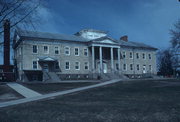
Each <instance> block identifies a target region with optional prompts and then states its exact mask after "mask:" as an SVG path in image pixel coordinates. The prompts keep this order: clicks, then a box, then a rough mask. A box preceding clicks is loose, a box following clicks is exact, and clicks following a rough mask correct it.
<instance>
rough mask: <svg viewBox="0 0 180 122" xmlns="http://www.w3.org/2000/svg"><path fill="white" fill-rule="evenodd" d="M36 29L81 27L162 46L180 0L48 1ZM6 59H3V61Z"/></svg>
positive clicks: (75, 29) (68, 30) (55, 30)
mask: <svg viewBox="0 0 180 122" xmlns="http://www.w3.org/2000/svg"><path fill="white" fill-rule="evenodd" d="M38 12H39V15H40V20H39V21H40V24H38V25H37V26H36V31H42V32H51V33H61V34H70V35H71V34H74V33H76V32H78V31H80V30H81V29H96V30H103V31H108V36H110V37H112V38H114V39H119V38H120V37H121V36H124V35H128V38H129V41H135V42H142V43H145V44H148V45H151V46H154V47H156V48H158V49H165V48H167V47H169V46H170V43H169V42H170V39H171V35H170V31H169V30H170V29H173V27H174V24H175V23H176V22H177V20H178V19H180V2H178V0H48V1H47V2H46V3H45V5H44V6H42V7H40V8H39V10H38ZM1 62H2V61H1V60H0V63H1Z"/></svg>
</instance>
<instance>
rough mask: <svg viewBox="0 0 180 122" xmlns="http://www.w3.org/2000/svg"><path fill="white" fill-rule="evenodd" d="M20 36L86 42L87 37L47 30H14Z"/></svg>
mask: <svg viewBox="0 0 180 122" xmlns="http://www.w3.org/2000/svg"><path fill="white" fill-rule="evenodd" d="M16 31H17V34H18V35H19V36H20V37H25V38H37V39H38V38H40V39H53V40H68V41H78V42H87V41H89V39H86V38H83V37H80V36H76V35H66V34H54V33H47V32H37V31H26V30H20V29H18V30H16Z"/></svg>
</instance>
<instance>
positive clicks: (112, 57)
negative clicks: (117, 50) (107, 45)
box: [111, 47, 114, 71]
mask: <svg viewBox="0 0 180 122" xmlns="http://www.w3.org/2000/svg"><path fill="white" fill-rule="evenodd" d="M111 70H112V71H113V70H114V56H113V48H112V47H111Z"/></svg>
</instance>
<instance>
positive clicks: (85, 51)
mask: <svg viewBox="0 0 180 122" xmlns="http://www.w3.org/2000/svg"><path fill="white" fill-rule="evenodd" d="M85 50H87V52H86V51H85ZM83 51H84V56H88V53H89V51H88V48H84V50H83ZM85 52H86V53H87V55H85Z"/></svg>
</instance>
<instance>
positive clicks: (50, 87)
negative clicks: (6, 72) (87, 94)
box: [21, 82, 97, 94]
mask: <svg viewBox="0 0 180 122" xmlns="http://www.w3.org/2000/svg"><path fill="white" fill-rule="evenodd" d="M96 83H97V82H82V83H78V82H75V83H21V84H22V85H23V86H25V87H28V88H30V89H32V90H35V91H37V92H39V93H41V94H47V93H53V92H57V91H63V90H68V89H73V88H77V87H83V86H88V85H92V84H96Z"/></svg>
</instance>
